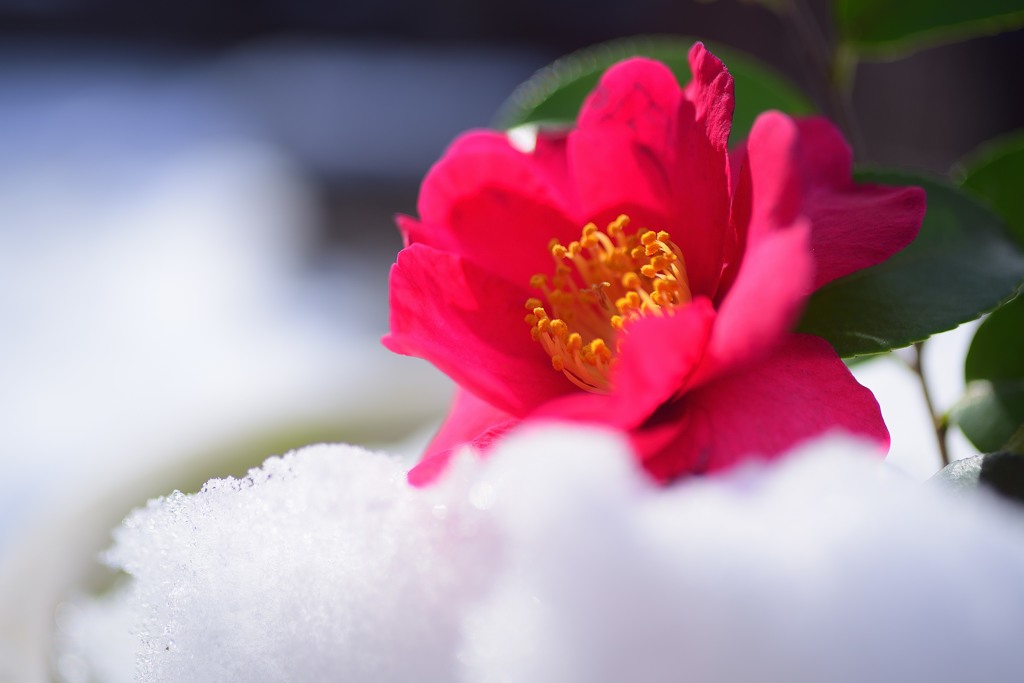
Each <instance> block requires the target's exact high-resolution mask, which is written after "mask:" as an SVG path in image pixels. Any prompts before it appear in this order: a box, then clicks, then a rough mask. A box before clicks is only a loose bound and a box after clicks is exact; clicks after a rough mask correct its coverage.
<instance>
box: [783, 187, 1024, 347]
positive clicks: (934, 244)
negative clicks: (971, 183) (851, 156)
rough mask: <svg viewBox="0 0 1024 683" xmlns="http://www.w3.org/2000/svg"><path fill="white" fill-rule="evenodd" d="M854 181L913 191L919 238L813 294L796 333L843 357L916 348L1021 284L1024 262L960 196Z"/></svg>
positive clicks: (984, 213) (951, 190)
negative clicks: (919, 208) (924, 204)
mask: <svg viewBox="0 0 1024 683" xmlns="http://www.w3.org/2000/svg"><path fill="white" fill-rule="evenodd" d="M858 179H859V180H862V181H870V182H882V183H888V184H894V185H920V186H922V187H924V189H925V191H926V192H927V193H928V213H927V214H926V215H925V219H924V224H923V225H922V226H921V233H920V234H919V235H918V237H917V239H916V240H914V242H913V243H912V244H911V245H910V246H909V247H907V248H906V249H904V250H903V251H902V252H900V253H898V254H896V255H895V256H894V257H892V258H891V259H889V260H888V261H886V262H885V263H882V264H879V265H877V266H874V267H872V268H867V269H865V270H862V271H859V272H857V273H853V274H852V275H848V276H847V277H845V278H841V279H839V280H836V281H834V282H831V283H829V284H827V285H825V286H824V287H822V288H821V289H820V290H818V291H817V292H816V293H815V294H814V295H813V296H812V297H811V299H810V301H809V302H808V306H807V310H806V311H805V312H804V317H803V319H802V320H801V321H800V325H799V330H800V331H801V332H807V333H809V334H816V335H818V336H820V337H824V338H825V339H827V340H828V341H829V342H830V343H831V344H832V345H833V346H834V347H835V349H836V351H838V352H839V355H841V356H843V357H848V356H856V355H861V354H867V353H878V352H881V351H886V350H889V349H893V348H897V347H900V346H907V345H909V344H911V343H913V342H916V341H921V340H923V339H925V338H927V337H928V336H930V335H932V334H935V333H936V332H942V331H944V330H949V329H952V328H954V327H956V326H957V325H959V324H960V323H963V322H967V321H969V320H973V319H975V318H977V317H978V316H979V315H981V314H982V313H984V312H985V311H988V310H991V309H993V308H995V307H996V306H997V305H999V302H1000V301H1002V300H1004V299H1006V298H1007V297H1009V296H1011V295H1012V294H1013V292H1014V291H1015V290H1016V288H1017V286H1018V285H1019V284H1020V282H1021V280H1022V279H1024V256H1022V255H1021V253H1020V252H1019V250H1018V249H1017V248H1016V245H1015V244H1014V243H1013V242H1012V241H1011V240H1010V239H1009V238H1008V237H1007V236H1006V229H1005V227H1004V225H1003V223H1002V221H1000V220H999V217H998V216H996V215H995V214H993V213H992V211H991V210H989V209H988V208H986V207H985V206H983V205H982V204H981V203H979V202H978V201H977V200H975V199H974V198H972V197H970V196H968V195H967V194H966V193H965V192H964V191H963V190H960V189H958V188H956V187H953V186H951V185H947V184H945V183H943V182H941V181H938V180H932V179H928V178H923V177H913V176H908V175H901V174H895V173H889V172H887V173H882V172H873V173H860V174H858Z"/></svg>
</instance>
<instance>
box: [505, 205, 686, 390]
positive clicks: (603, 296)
mask: <svg viewBox="0 0 1024 683" xmlns="http://www.w3.org/2000/svg"><path fill="white" fill-rule="evenodd" d="M629 224H630V221H629V218H628V217H627V216H626V215H620V216H618V217H617V218H616V219H615V220H614V221H611V222H610V223H608V225H607V227H606V228H605V229H604V230H602V229H601V228H599V227H598V226H597V225H595V224H594V223H588V224H587V225H585V226H584V227H583V230H582V231H581V234H580V238H579V240H576V241H572V242H568V243H567V244H565V245H563V244H562V243H561V242H560V241H559V240H558V239H553V240H551V241H550V242H549V244H548V250H549V252H550V253H551V255H552V256H553V257H554V260H555V263H554V265H553V273H552V275H551V276H550V277H549V276H545V275H544V274H537V275H534V276H533V277H532V278H530V286H531V287H533V288H534V289H536V290H537V291H538V292H539V295H538V296H533V297H530V299H529V300H527V301H526V309H527V311H528V313H527V315H526V316H524V320H525V322H526V324H527V325H529V326H530V337H531V338H532V339H534V340H535V341H537V342H539V343H540V344H541V346H542V347H543V349H544V350H545V352H546V353H547V355H548V356H549V357H550V358H551V366H552V367H553V368H554V369H555V370H557V371H559V372H562V373H563V374H564V375H565V377H566V379H568V380H569V381H570V382H572V383H573V384H575V385H576V386H577V387H579V388H580V389H583V390H585V391H594V392H608V391H610V390H611V389H612V387H611V369H612V368H614V367H615V364H616V353H617V351H618V349H619V345H620V343H621V340H622V338H623V336H624V335H628V334H629V325H630V323H631V321H633V320H636V319H638V318H641V317H644V316H652V315H657V316H661V315H672V314H673V313H674V310H675V309H677V308H679V307H680V306H685V305H686V304H688V303H689V302H690V299H691V295H690V290H689V284H688V282H687V279H686V268H685V264H684V263H683V259H682V256H681V255H680V252H679V249H678V247H677V246H676V245H675V244H673V243H672V241H671V238H670V237H669V234H668V233H667V232H665V231H664V230H662V231H660V232H653V231H651V230H646V229H643V230H640V231H639V232H632V233H627V232H626V228H627V227H628V226H629Z"/></svg>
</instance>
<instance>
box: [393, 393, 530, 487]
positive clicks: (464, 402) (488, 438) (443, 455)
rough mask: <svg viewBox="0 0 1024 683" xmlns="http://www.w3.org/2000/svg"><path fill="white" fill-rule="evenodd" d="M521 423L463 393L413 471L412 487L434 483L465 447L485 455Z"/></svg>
mask: <svg viewBox="0 0 1024 683" xmlns="http://www.w3.org/2000/svg"><path fill="white" fill-rule="evenodd" d="M518 423H519V420H517V419H516V418H514V417H512V416H511V415H509V414H508V413H506V412H503V411H501V410H498V409H497V408H495V407H494V406H492V405H491V404H489V403H487V402H486V401H481V400H480V399H478V398H477V397H476V396H474V395H473V394H471V393H469V392H468V391H465V390H462V389H459V390H458V391H456V393H455V399H454V400H453V401H452V408H451V411H450V412H449V413H448V417H447V418H445V421H444V424H443V425H441V429H440V430H438V432H437V435H435V436H434V438H433V440H432V441H431V442H430V445H429V446H427V449H426V451H425V452H424V454H423V459H422V460H420V462H419V463H418V464H417V465H416V466H415V467H413V468H412V469H411V470H410V471H409V483H410V484H412V485H413V486H426V485H427V484H430V483H432V482H433V481H434V480H435V479H437V477H439V476H440V475H441V473H442V472H443V471H444V470H445V469H446V468H447V467H448V463H449V461H450V460H451V458H452V456H453V455H454V454H455V453H456V452H458V450H459V448H460V447H461V446H466V445H468V446H471V447H473V448H474V449H476V450H477V451H478V452H482V451H484V450H486V449H488V448H489V447H490V445H491V443H492V442H493V441H494V440H495V439H497V438H498V437H499V436H501V435H503V434H504V433H505V432H507V431H508V430H509V429H511V428H512V427H514V426H515V425H517V424H518Z"/></svg>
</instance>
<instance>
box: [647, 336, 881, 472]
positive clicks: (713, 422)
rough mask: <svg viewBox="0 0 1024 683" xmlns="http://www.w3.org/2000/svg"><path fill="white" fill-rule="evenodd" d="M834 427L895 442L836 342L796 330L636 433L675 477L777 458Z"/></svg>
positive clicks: (655, 465) (650, 460)
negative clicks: (775, 348) (776, 346)
mask: <svg viewBox="0 0 1024 683" xmlns="http://www.w3.org/2000/svg"><path fill="white" fill-rule="evenodd" d="M673 429H674V434H673ZM644 430H649V432H650V433H644ZM832 430H840V431H845V432H848V433H850V434H854V435H857V436H861V437H864V438H867V439H871V440H873V441H876V442H877V443H878V444H879V447H880V450H881V449H887V448H888V445H889V433H888V431H887V430H886V428H885V423H884V422H883V421H882V415H881V412H880V411H879V409H878V403H877V402H876V401H875V397H874V396H873V395H872V394H871V392H870V391H868V390H867V389H865V388H864V387H862V386H861V385H860V384H858V383H857V381H856V380H855V379H854V378H853V375H851V374H850V371H849V370H848V369H847V368H846V366H845V365H844V364H843V362H842V361H841V360H840V359H839V357H838V356H837V355H836V353H835V351H833V350H832V347H831V346H829V345H828V343H827V342H826V341H824V340H823V339H821V338H819V337H813V336H810V335H792V336H791V337H790V338H789V340H788V341H787V342H786V343H785V344H784V345H783V346H782V347H781V348H780V349H779V350H778V351H777V352H776V353H775V354H774V355H772V356H771V357H769V358H766V359H765V360H763V361H762V362H760V363H758V364H756V365H753V366H750V367H748V368H747V369H746V370H745V371H743V372H739V373H736V374H733V375H729V376H727V377H724V378H721V379H719V380H718V381H715V382H713V383H711V384H708V385H707V386H704V387H701V388H699V389H697V390H695V391H693V392H691V393H688V394H687V395H686V396H684V397H683V398H682V399H681V400H680V401H678V402H677V403H675V404H673V405H672V406H670V407H668V408H666V409H665V410H664V411H663V412H662V413H661V414H659V415H656V416H655V419H653V420H652V421H651V422H650V423H649V424H648V425H645V427H644V428H641V429H640V430H638V431H637V432H636V433H635V434H634V435H633V440H634V447H635V448H636V449H637V451H638V453H640V454H641V458H642V460H643V464H644V467H645V468H646V469H647V470H648V471H649V472H650V473H651V474H652V475H654V476H655V477H656V478H657V479H659V480H661V481H669V480H671V479H674V478H676V477H678V476H681V475H684V474H689V473H700V472H710V471H714V470H720V469H723V468H726V467H730V466H732V465H734V464H736V463H738V462H741V461H743V460H745V459H751V458H755V459H771V458H773V457H775V456H778V455H779V454H781V453H784V452H785V451H787V450H789V449H790V448H792V447H793V446H794V445H796V444H797V443H799V442H801V441H803V440H805V439H809V438H811V437H814V436H818V435H820V434H823V433H825V432H829V431H832Z"/></svg>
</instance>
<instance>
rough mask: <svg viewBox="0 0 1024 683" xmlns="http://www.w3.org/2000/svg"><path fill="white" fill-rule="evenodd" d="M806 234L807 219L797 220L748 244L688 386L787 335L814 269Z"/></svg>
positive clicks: (766, 352)
mask: <svg viewBox="0 0 1024 683" xmlns="http://www.w3.org/2000/svg"><path fill="white" fill-rule="evenodd" d="M809 233H810V226H809V225H807V223H806V222H804V223H797V224H796V225H794V226H792V227H790V228H787V229H786V230H778V231H776V232H773V233H771V234H769V235H766V236H765V237H764V238H763V239H762V240H760V241H758V242H756V243H755V244H753V245H751V246H750V248H749V249H747V253H746V254H745V255H744V257H743V262H742V265H741V266H740V269H739V273H738V276H737V278H736V282H735V284H734V285H733V286H732V288H731V289H730V290H729V293H728V294H727V295H726V296H725V298H724V300H723V301H722V304H721V306H720V308H719V310H718V320H717V321H716V322H715V328H714V331H713V332H712V334H711V343H710V346H709V349H708V354H707V357H706V358H705V359H704V362H703V363H702V365H701V370H700V372H699V373H698V376H697V377H694V380H693V382H692V383H691V386H692V385H693V384H697V383H703V382H705V381H707V380H708V379H710V378H711V377H714V376H715V375H717V374H719V373H720V372H722V371H726V370H727V371H732V370H734V369H736V368H737V367H739V366H741V365H743V364H745V363H749V362H751V361H754V360H757V359H758V358H761V357H763V356H765V355H769V354H771V353H772V352H773V351H774V350H775V347H776V346H777V345H778V344H779V343H781V342H782V341H783V340H784V339H785V338H786V336H787V335H788V334H789V332H790V330H791V329H792V328H793V325H794V324H795V323H796V321H797V319H798V317H799V316H800V313H801V312H802V310H803V306H804V303H805V301H806V299H807V291H808V289H809V287H810V283H811V279H812V277H813V273H814V259H813V256H812V255H811V251H810V248H809V244H808V241H809Z"/></svg>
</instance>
